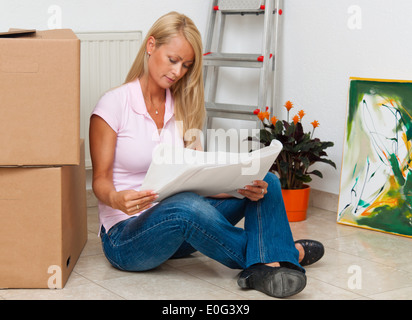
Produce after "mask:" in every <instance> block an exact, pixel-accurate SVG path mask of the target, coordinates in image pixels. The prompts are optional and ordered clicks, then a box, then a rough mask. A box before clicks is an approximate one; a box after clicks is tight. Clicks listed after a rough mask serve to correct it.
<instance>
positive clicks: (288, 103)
mask: <svg viewBox="0 0 412 320" xmlns="http://www.w3.org/2000/svg"><path fill="white" fill-rule="evenodd" d="M285 108H286V110H288V111H290V109H292V108H293V103H292V102H290V101H286V103H285Z"/></svg>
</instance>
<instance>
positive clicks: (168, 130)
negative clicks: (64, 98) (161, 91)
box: [92, 80, 183, 231]
mask: <svg viewBox="0 0 412 320" xmlns="http://www.w3.org/2000/svg"><path fill="white" fill-rule="evenodd" d="M165 104H166V109H165V116H164V126H163V129H162V130H161V133H159V131H158V129H157V126H156V123H155V122H154V121H153V119H152V118H151V116H150V115H149V113H148V112H147V110H146V105H145V102H144V99H143V93H142V89H141V86H140V82H139V80H135V81H133V82H129V83H127V84H124V85H122V86H120V87H117V88H115V89H113V90H111V91H108V92H107V93H105V94H104V95H103V96H102V97H101V99H100V100H99V102H98V103H97V105H96V107H95V109H94V111H93V113H92V114H95V115H98V116H100V117H101V118H102V119H103V120H105V121H106V122H107V123H108V125H109V126H110V127H111V128H112V129H113V130H114V131H115V132H116V133H117V144H116V149H115V155H114V163H113V183H114V187H115V189H116V190H117V191H122V190H131V189H134V190H139V189H140V187H141V185H142V183H143V180H144V177H145V175H146V172H147V170H148V169H149V166H150V163H151V161H152V151H153V149H154V148H155V147H156V146H157V145H158V144H159V143H168V144H174V145H178V146H183V139H182V137H181V135H180V133H179V130H178V129H177V127H176V125H175V118H174V102H173V98H172V95H171V93H170V90H169V89H168V90H167V91H166V102H165ZM137 215H138V214H137ZM130 217H131V216H129V215H127V214H125V213H123V212H122V211H120V210H115V209H113V208H111V207H109V206H107V205H105V204H103V203H102V202H100V201H99V220H100V226H101V225H103V226H104V228H105V229H106V231H108V230H109V229H110V228H111V227H112V226H114V225H115V224H116V223H118V222H120V221H123V220H125V219H128V218H130ZM99 230H100V229H99Z"/></svg>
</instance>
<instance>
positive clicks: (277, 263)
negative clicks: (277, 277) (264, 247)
mask: <svg viewBox="0 0 412 320" xmlns="http://www.w3.org/2000/svg"><path fill="white" fill-rule="evenodd" d="M295 247H296V249H298V251H299V262H301V261H302V259H303V257H304V256H305V249H303V247H302V245H301V244H300V243H295ZM265 265H267V266H269V267H280V263H279V262H271V263H265Z"/></svg>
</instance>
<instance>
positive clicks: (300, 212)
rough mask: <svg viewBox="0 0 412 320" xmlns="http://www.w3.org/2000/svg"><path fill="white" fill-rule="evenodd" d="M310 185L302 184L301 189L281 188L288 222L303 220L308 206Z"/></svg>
mask: <svg viewBox="0 0 412 320" xmlns="http://www.w3.org/2000/svg"><path fill="white" fill-rule="evenodd" d="M309 194H310V187H309V186H308V185H304V188H303V189H294V190H292V189H291V190H289V189H282V195H283V202H284V203H285V209H286V214H287V216H288V220H289V222H297V221H303V220H305V219H306V212H307V209H308V206H309Z"/></svg>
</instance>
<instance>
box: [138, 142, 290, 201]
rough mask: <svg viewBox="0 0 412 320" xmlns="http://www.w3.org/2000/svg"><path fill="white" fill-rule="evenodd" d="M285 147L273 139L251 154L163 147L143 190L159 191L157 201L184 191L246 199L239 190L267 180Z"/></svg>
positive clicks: (155, 156)
mask: <svg viewBox="0 0 412 320" xmlns="http://www.w3.org/2000/svg"><path fill="white" fill-rule="evenodd" d="M282 147H283V146H282V144H281V143H280V142H279V141H277V140H273V141H272V143H271V144H270V146H268V147H265V148H262V149H259V150H255V151H253V152H250V153H229V152H203V151H195V150H191V149H186V148H177V147H174V146H172V145H167V144H160V145H158V146H157V147H156V149H155V150H154V152H153V159H152V163H151V164H150V167H149V170H148V171H147V174H146V177H145V179H144V181H143V184H142V187H141V190H154V191H156V192H157V193H158V194H159V198H158V199H157V201H161V200H163V199H165V198H167V197H169V196H171V195H173V194H176V193H179V192H183V191H192V192H195V193H197V194H199V195H202V196H212V195H216V194H219V193H228V194H231V195H232V196H235V197H238V198H242V196H241V195H240V194H239V193H238V192H237V191H236V190H238V189H242V188H244V187H245V186H246V185H251V184H252V182H253V181H254V180H263V178H264V177H265V176H266V174H267V172H268V171H269V169H270V167H271V166H272V164H273V162H274V161H275V160H276V158H277V156H278V155H279V153H280V151H281V150H282Z"/></svg>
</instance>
